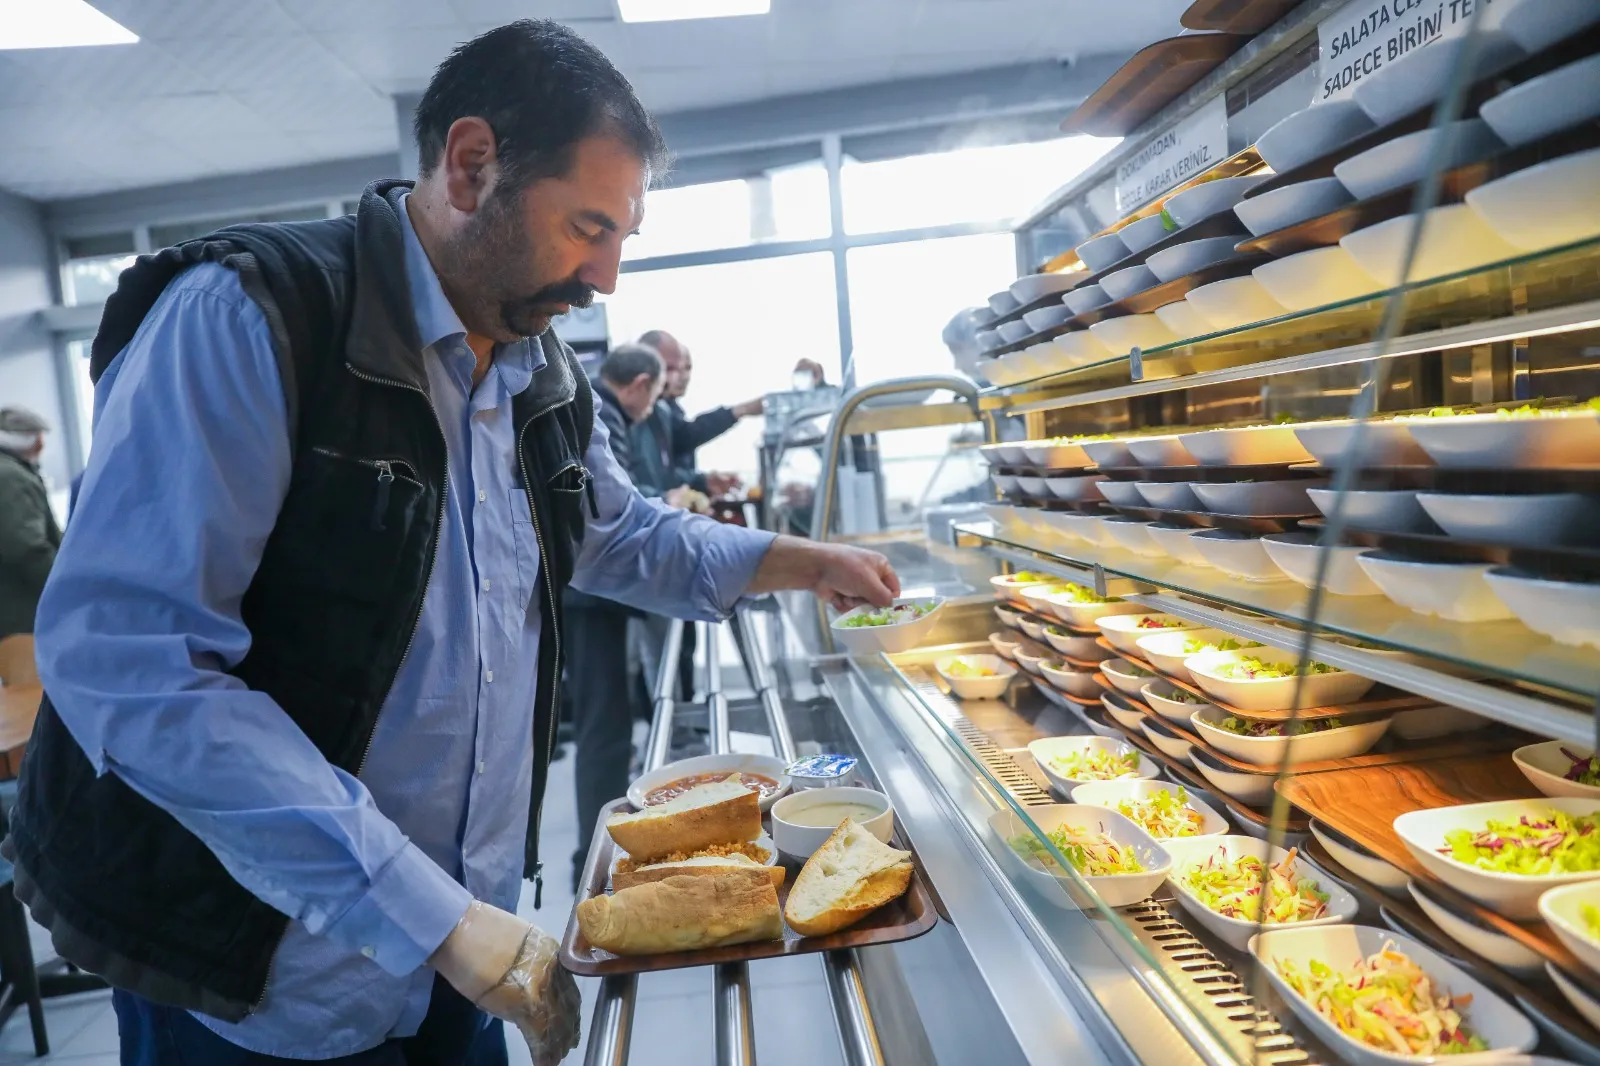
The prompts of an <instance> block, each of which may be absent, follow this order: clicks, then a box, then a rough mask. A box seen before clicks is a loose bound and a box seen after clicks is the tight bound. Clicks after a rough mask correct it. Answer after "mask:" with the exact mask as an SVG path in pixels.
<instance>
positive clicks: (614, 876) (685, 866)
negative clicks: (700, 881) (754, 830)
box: [611, 854, 788, 892]
mask: <svg viewBox="0 0 1600 1066" xmlns="http://www.w3.org/2000/svg"><path fill="white" fill-rule="evenodd" d="M729 870H764V871H766V873H767V876H768V877H769V878H771V880H772V887H773V888H782V887H783V879H784V875H785V874H787V873H788V871H787V870H785V869H784V868H783V867H782V866H777V865H773V866H763V865H761V864H760V863H759V862H756V861H755V860H754V859H752V858H751V857H750V856H748V855H739V854H733V855H696V856H695V857H694V858H692V859H680V860H678V861H677V862H659V863H655V864H653V865H650V866H640V867H637V868H635V869H633V870H620V869H619V870H613V871H612V873H611V887H612V888H613V889H615V890H616V891H618V892H621V891H622V890H623V889H625V888H632V887H633V886H634V885H645V884H649V883H650V882H652V881H663V880H665V879H666V878H669V877H678V876H689V877H705V876H708V875H711V874H720V873H727V872H728V871H729Z"/></svg>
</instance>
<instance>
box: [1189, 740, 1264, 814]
mask: <svg viewBox="0 0 1600 1066" xmlns="http://www.w3.org/2000/svg"><path fill="white" fill-rule="evenodd" d="M1189 761H1190V762H1192V763H1194V768H1195V769H1196V770H1199V771H1200V776H1202V777H1204V778H1205V779H1206V780H1207V781H1209V782H1211V784H1212V785H1213V786H1214V787H1215V788H1216V790H1217V791H1218V792H1220V793H1222V794H1223V795H1225V796H1228V797H1230V798H1232V799H1236V800H1238V801H1239V802H1240V803H1242V804H1244V805H1245V806H1247V807H1263V806H1265V805H1266V804H1268V803H1270V802H1271V801H1272V782H1273V781H1274V780H1275V779H1276V778H1277V775H1276V774H1275V773H1273V772H1272V771H1271V770H1267V769H1260V770H1236V769H1234V768H1233V767H1232V766H1227V765H1224V764H1223V763H1222V762H1220V761H1219V760H1218V759H1217V757H1216V756H1215V755H1213V754H1211V753H1210V752H1209V751H1207V750H1206V749H1205V748H1203V747H1200V746H1198V745H1196V746H1195V748H1194V749H1193V750H1191V751H1190V752H1189Z"/></svg>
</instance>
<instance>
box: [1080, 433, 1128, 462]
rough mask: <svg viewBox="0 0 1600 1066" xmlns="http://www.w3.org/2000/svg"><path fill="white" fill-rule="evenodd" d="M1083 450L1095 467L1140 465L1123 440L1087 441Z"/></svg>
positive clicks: (1114, 438) (1115, 438)
mask: <svg viewBox="0 0 1600 1066" xmlns="http://www.w3.org/2000/svg"><path fill="white" fill-rule="evenodd" d="M1083 450H1084V451H1085V452H1086V453H1088V456H1089V460H1090V461H1091V462H1092V463H1094V465H1095V466H1098V467H1101V468H1105V467H1108V466H1136V465H1138V462H1137V460H1135V459H1134V457H1133V453H1132V452H1131V451H1129V450H1128V442H1127V441H1126V440H1123V439H1121V438H1117V437H1113V438H1111V439H1109V440H1088V439H1085V440H1084V442H1083Z"/></svg>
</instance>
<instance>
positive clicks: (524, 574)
mask: <svg viewBox="0 0 1600 1066" xmlns="http://www.w3.org/2000/svg"><path fill="white" fill-rule="evenodd" d="M511 537H512V539H513V540H515V541H516V544H517V609H518V610H519V611H523V612H526V611H527V609H528V601H529V600H530V599H531V598H532V596H533V586H534V585H535V584H536V583H537V582H538V580H539V537H538V535H537V534H536V533H535V532H534V528H533V515H532V513H531V512H530V511H529V510H528V494H527V493H526V492H524V491H523V490H522V489H512V490H511Z"/></svg>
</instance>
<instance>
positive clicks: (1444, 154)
mask: <svg viewBox="0 0 1600 1066" xmlns="http://www.w3.org/2000/svg"><path fill="white" fill-rule="evenodd" d="M1502 147H1504V146H1503V145H1502V144H1501V143H1500V138H1498V137H1496V136H1495V135H1494V131H1493V130H1491V129H1490V128H1489V125H1488V123H1486V122H1484V121H1483V120H1482V119H1479V118H1469V119H1461V120H1459V121H1456V122H1452V123H1450V124H1448V125H1446V126H1442V127H1429V128H1428V129H1424V130H1418V131H1417V132H1415V133H1408V134H1405V135H1404V136H1402V137H1396V138H1394V139H1393V140H1390V141H1385V142H1383V143H1382V144H1380V145H1377V146H1375V147H1372V148H1368V149H1367V150H1366V151H1365V152H1361V153H1359V154H1357V155H1353V156H1351V157H1350V158H1349V159H1346V160H1345V161H1344V162H1342V163H1339V164H1337V165H1335V166H1334V168H1333V173H1334V176H1335V177H1337V178H1338V179H1339V181H1340V182H1341V183H1343V185H1344V187H1345V188H1346V189H1348V190H1349V191H1350V195H1351V196H1354V197H1355V198H1356V199H1357V200H1366V199H1370V198H1371V197H1374V196H1382V195H1383V194H1384V193H1386V192H1389V191H1391V190H1393V189H1398V188H1401V187H1402V186H1406V185H1411V184H1413V183H1415V182H1419V181H1421V180H1422V179H1423V178H1425V177H1427V175H1428V169H1429V168H1430V167H1432V166H1435V165H1438V166H1441V167H1443V168H1445V169H1451V168H1453V167H1458V166H1461V165H1463V164H1465V163H1472V162H1476V161H1477V160H1479V159H1485V158H1487V157H1489V156H1491V155H1494V154H1495V153H1496V152H1498V151H1499V150H1500V149H1501V148H1502Z"/></svg>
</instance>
